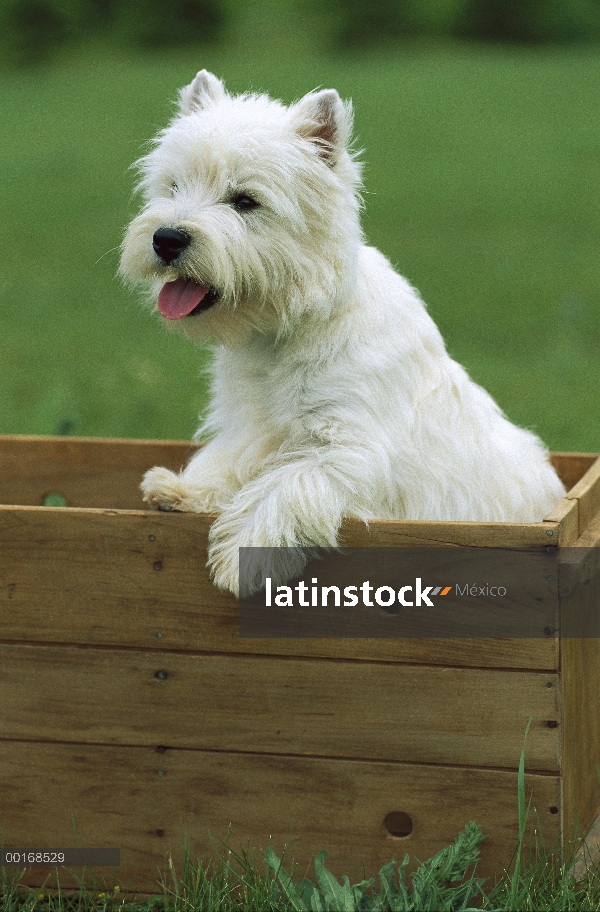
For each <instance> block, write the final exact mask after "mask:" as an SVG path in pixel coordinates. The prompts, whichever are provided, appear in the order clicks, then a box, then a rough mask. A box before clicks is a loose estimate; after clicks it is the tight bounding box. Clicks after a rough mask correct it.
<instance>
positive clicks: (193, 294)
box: [158, 278, 219, 320]
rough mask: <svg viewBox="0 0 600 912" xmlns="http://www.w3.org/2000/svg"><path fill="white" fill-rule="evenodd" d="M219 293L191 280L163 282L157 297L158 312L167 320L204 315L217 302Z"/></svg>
mask: <svg viewBox="0 0 600 912" xmlns="http://www.w3.org/2000/svg"><path fill="white" fill-rule="evenodd" d="M218 297H219V293H218V291H216V289H214V288H211V287H210V286H209V285H200V284H199V283H198V282H195V281H194V280H193V279H184V278H181V279H176V280H175V281H174V282H165V284H164V285H163V287H162V288H161V290H160V294H159V295H158V310H159V312H160V313H161V314H162V316H163V317H165V319H167V320H181V318H182V317H193V316H194V315H195V314H199V313H204V312H205V311H207V310H208V309H209V308H210V307H212V306H213V304H215V303H216V302H217V300H218Z"/></svg>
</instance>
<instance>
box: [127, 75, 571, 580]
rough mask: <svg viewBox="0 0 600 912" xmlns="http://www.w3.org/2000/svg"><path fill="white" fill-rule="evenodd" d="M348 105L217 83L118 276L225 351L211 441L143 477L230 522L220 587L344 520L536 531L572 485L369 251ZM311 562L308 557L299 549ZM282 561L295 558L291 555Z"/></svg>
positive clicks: (135, 229) (175, 151) (156, 185)
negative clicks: (179, 467) (244, 556)
mask: <svg viewBox="0 0 600 912" xmlns="http://www.w3.org/2000/svg"><path fill="white" fill-rule="evenodd" d="M351 126H352V114H351V106H350V104H348V103H343V102H342V101H341V99H340V97H339V95H338V94H337V92H335V91H334V90H325V91H320V92H314V93H311V94H309V95H306V96H305V97H304V98H303V99H302V100H301V101H299V102H297V103H296V104H293V105H291V107H289V108H288V107H285V106H284V105H282V104H281V103H279V102H277V101H273V100H271V99H270V98H268V97H266V96H263V95H241V96H237V97H233V96H231V95H229V94H227V92H226V91H225V89H224V87H223V84H222V83H221V82H220V81H219V80H218V79H217V78H216V77H215V76H213V75H212V74H210V73H208V72H206V70H202V71H201V72H200V73H198V75H197V76H196V78H195V79H194V81H193V82H192V83H191V85H189V86H187V87H186V88H184V89H183V90H182V91H181V93H180V107H179V112H178V113H177V115H176V117H175V118H174V120H173V121H172V123H171V124H170V126H169V127H168V128H167V129H166V130H164V131H163V132H162V133H161V134H160V135H159V137H158V139H157V140H156V143H155V147H154V149H153V150H152V151H151V152H150V154H149V155H147V156H146V157H145V158H143V159H142V160H141V162H140V163H139V164H140V167H141V174H142V179H141V182H140V187H141V189H142V190H143V192H144V195H145V198H146V201H147V203H146V206H145V208H144V210H143V211H142V213H141V214H140V215H139V216H138V217H137V218H135V219H134V220H133V222H132V223H131V225H130V226H129V229H128V231H127V235H126V237H125V240H124V244H123V255H122V262H121V271H122V274H123V275H124V276H125V277H127V278H128V279H129V280H131V281H134V282H141V283H145V284H146V285H148V286H149V287H150V290H151V292H152V294H153V296H154V298H153V299H154V300H156V295H157V294H158V310H159V312H160V314H161V315H162V317H163V318H164V320H165V322H166V323H168V324H170V325H173V326H176V327H177V328H178V329H180V330H181V331H183V333H184V334H185V335H187V336H189V337H191V338H192V339H194V340H198V341H204V340H210V341H212V342H213V343H214V344H215V347H216V352H215V358H214V367H213V370H214V379H213V398H212V408H211V410H210V413H209V415H208V417H207V419H206V420H205V422H204V423H203V425H202V427H201V428H200V431H199V432H198V434H199V435H200V434H207V435H209V436H210V438H211V439H210V442H209V443H208V444H207V445H206V446H205V447H204V448H202V449H201V450H200V451H199V452H198V453H197V455H195V456H194V458H193V459H192V460H191V462H190V463H189V465H188V466H187V468H185V469H184V470H183V471H182V472H181V473H180V474H174V473H173V472H170V471H168V470H167V469H164V468H154V469H152V470H151V471H150V472H148V473H147V475H146V476H145V478H144V481H143V485H142V490H143V492H144V497H145V500H146V501H147V502H148V503H149V504H151V505H152V506H154V507H157V508H159V509H166V510H183V511H192V512H201V513H210V512H218V513H219V514H220V515H219V517H218V518H217V519H216V521H215V522H214V524H213V526H212V530H211V535H210V549H209V565H210V567H211V570H212V574H213V579H214V582H215V584H216V585H217V586H218V587H219V588H222V589H227V590H230V591H231V592H233V593H236V594H237V592H238V587H239V577H238V549H239V548H240V547H264V548H289V549H290V550H289V551H287V552H285V551H282V552H271V553H273V554H274V555H275V557H274V558H273V560H274V562H275V563H274V565H273V566H270V567H269V568H265V567H262V568H257V572H256V579H255V582H254V583H251V585H252V586H254V587H255V588H256V587H259V586H260V584H261V579H262V576H263V573H265V572H266V574H267V575H271V576H273V577H274V578H275V579H279V580H280V581H281V582H284V581H285V578H286V577H289V575H293V574H294V573H295V572H299V571H300V570H301V568H302V558H301V556H299V555H301V553H302V552H301V551H299V550H298V549H301V548H303V547H307V548H310V547H311V546H313V547H315V546H321V547H335V546H336V545H337V543H338V532H339V529H340V524H341V523H342V520H343V519H344V518H345V517H357V518H359V519H361V520H364V521H365V522H368V521H369V520H371V519H374V518H379V519H420V520H424V519H428V520H474V521H478V522H490V521H500V522H533V521H539V520H541V519H542V518H543V517H544V515H545V514H546V513H548V512H549V511H550V510H551V508H552V507H553V506H554V505H555V504H556V503H557V502H558V501H559V500H560V498H561V496H562V495H563V493H564V489H563V486H562V484H561V482H560V481H559V479H558V477H557V475H556V474H555V472H554V470H553V469H552V467H551V465H550V464H549V462H548V458H547V453H546V451H545V449H544V447H543V445H542V444H541V442H540V441H539V440H538V438H537V437H536V436H534V434H532V433H531V432H530V431H526V430H522V429H520V428H517V427H515V426H514V425H513V424H511V423H510V422H509V421H508V420H507V419H506V418H505V417H504V416H503V415H502V412H501V411H500V409H499V408H498V406H497V405H496V404H495V403H494V401H493V400H492V399H491V398H490V396H489V395H488V394H487V393H486V392H485V391H484V390H483V389H482V388H481V387H479V386H477V385H476V384H475V383H473V382H472V381H471V380H470V379H469V377H468V376H467V374H466V372H465V371H464V370H463V368H462V367H460V366H459V365H458V364H457V363H456V362H455V361H453V360H452V359H451V358H450V357H449V355H448V353H447V352H446V349H445V347H444V342H443V340H442V338H441V336H440V333H439V331H438V329H437V328H436V326H435V324H434V323H433V321H432V320H431V318H430V317H429V316H428V314H427V312H426V310H425V306H424V304H423V303H422V301H421V300H420V298H419V296H418V294H417V292H416V291H415V290H414V289H413V288H411V286H410V285H409V284H408V282H407V281H406V280H405V279H403V278H401V276H399V275H398V274H397V273H396V272H395V271H394V269H393V268H392V266H391V265H390V263H389V262H388V261H387V260H386V259H385V257H384V256H383V255H382V254H381V253H379V252H378V251H377V250H375V249H374V248H372V247H367V246H365V244H364V240H363V235H362V232H361V228H360V223H359V209H360V205H361V200H360V194H359V191H360V186H361V180H360V165H359V164H358V163H357V161H356V160H355V159H356V156H355V155H354V154H353V153H352V152H351V151H349V148H348V143H349V140H350V133H351ZM294 549H295V550H294ZM278 555H279V556H278Z"/></svg>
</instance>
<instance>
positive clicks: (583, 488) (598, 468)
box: [567, 457, 600, 535]
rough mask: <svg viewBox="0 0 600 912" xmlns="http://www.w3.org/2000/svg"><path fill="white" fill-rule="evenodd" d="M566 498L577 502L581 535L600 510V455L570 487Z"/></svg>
mask: <svg viewBox="0 0 600 912" xmlns="http://www.w3.org/2000/svg"><path fill="white" fill-rule="evenodd" d="M567 498H568V499H569V500H576V501H577V503H578V509H579V535H582V534H583V532H585V530H586V529H587V527H588V526H589V524H590V523H591V522H592V520H593V518H594V516H596V514H597V513H598V512H599V511H600V457H599V458H598V459H596V461H595V462H594V463H593V464H592V465H591V466H590V468H589V469H588V470H587V472H586V473H585V475H584V476H583V477H582V478H581V479H580V480H579V481H578V482H577V484H576V485H574V486H573V488H571V490H570V491H569V492H568V494H567Z"/></svg>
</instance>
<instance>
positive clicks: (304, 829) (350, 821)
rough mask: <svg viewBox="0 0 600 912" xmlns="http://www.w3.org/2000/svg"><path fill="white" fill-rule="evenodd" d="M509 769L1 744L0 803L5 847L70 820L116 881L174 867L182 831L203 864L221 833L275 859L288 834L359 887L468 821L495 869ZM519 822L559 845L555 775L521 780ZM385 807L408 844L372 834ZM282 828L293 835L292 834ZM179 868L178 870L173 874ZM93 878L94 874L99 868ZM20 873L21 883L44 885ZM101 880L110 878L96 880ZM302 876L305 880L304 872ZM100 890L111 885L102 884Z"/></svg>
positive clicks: (424, 853)
mask: <svg viewBox="0 0 600 912" xmlns="http://www.w3.org/2000/svg"><path fill="white" fill-rule="evenodd" d="M516 780H517V774H516V773H515V772H508V771H498V770H480V769H461V768H456V767H447V766H446V767H444V766H443V767H436V766H418V765H412V764H394V763H368V762H356V761H347V760H322V759H315V758H309V757H285V756H284V757H281V756H279V757H265V756H260V755H256V754H232V753H211V752H202V751H189V750H186V751H183V750H167V751H165V752H162V753H158V752H157V751H156V749H152V748H135V747H104V746H97V745H70V744H69V745H56V744H43V743H40V742H37V743H24V742H10V741H5V742H2V743H1V749H0V807H1V808H2V817H3V827H4V830H3V833H4V844H5V845H6V846H7V847H15V848H16V847H17V846H18V847H28V846H34V845H35V846H39V845H40V844H42V845H46V846H65V845H66V846H70V845H72V844H73V824H72V820H71V817H72V816H73V817H74V819H75V824H76V826H77V832H78V835H79V839H80V844H82V845H85V846H111V847H112V846H114V847H118V848H120V849H121V867H120V868H119V869H118V880H117V882H118V883H119V884H120V885H121V886H122V887H124V886H127V885H129V884H130V883H131V880H132V879H133V878H135V880H136V882H137V884H138V886H139V887H140V888H142V889H149V890H152V885H153V884H155V882H156V878H157V868H160V869H162V870H163V871H164V870H168V868H167V854H168V853H172V855H173V859H174V863H175V864H176V865H177V866H178V867H179V866H180V865H181V858H182V845H183V836H184V835H187V836H188V837H189V839H190V844H191V849H192V852H193V853H195V854H196V855H198V856H200V857H202V858H204V859H205V860H206V859H207V858H208V857H209V856H210V855H211V854H212V852H211V842H210V839H209V835H208V830H210V833H211V835H212V839H213V840H214V843H216V844H217V845H219V839H223V838H224V837H225V836H226V834H227V828H228V825H229V824H231V827H232V833H233V838H232V840H231V845H232V847H233V848H235V849H239V846H240V844H241V845H244V846H248V844H249V846H250V849H251V850H252V848H253V847H256V849H257V854H258V856H259V858H260V851H261V850H264V849H266V847H267V845H268V843H269V841H270V840H272V842H273V845H274V848H275V850H276V851H277V852H279V853H281V850H282V848H283V846H284V844H285V842H286V840H288V838H289V836H290V831H292V836H293V848H292V850H291V851H290V854H289V859H288V860H291V859H294V860H295V861H296V862H297V864H298V869H297V876H298V877H301V876H303V875H304V872H305V870H307V869H308V866H309V864H310V863H311V862H312V861H313V860H314V857H315V855H316V854H317V853H318V852H319V851H321V850H322V849H324V848H326V849H327V851H328V852H329V858H328V867H329V868H330V870H332V871H333V872H334V873H335V874H337V876H338V877H339V878H341V876H342V874H346V875H348V876H349V877H351V878H352V879H353V881H357V880H359V879H361V877H362V876H363V865H364V871H365V872H366V874H367V875H371V874H375V873H376V872H378V871H379V869H380V867H381V866H382V865H383V864H385V863H386V862H389V861H390V860H391V859H392V858H394V857H395V858H396V859H397V860H398V861H400V860H401V859H402V857H403V856H404V853H405V852H409V853H410V854H411V856H413V861H412V865H411V867H413V868H414V867H415V865H414V856H416V857H418V858H420V859H422V860H423V859H426V858H429V857H431V856H432V855H433V854H435V853H436V852H438V851H439V850H440V849H442V848H443V847H444V846H445V845H447V844H448V843H449V842H450V841H451V840H452V839H454V837H455V836H456V835H457V833H458V832H459V831H460V830H461V829H462V828H463V827H464V826H465V824H466V823H468V821H469V820H472V819H476V820H477V821H478V822H479V824H480V826H481V827H482V829H483V831H484V832H485V833H488V834H489V838H488V839H486V840H485V841H484V843H483V846H482V861H481V863H480V866H479V868H478V873H479V874H482V875H483V876H486V875H491V874H493V873H496V874H499V873H501V871H502V868H503V866H505V865H507V864H508V863H509V861H510V859H511V856H512V853H513V851H514V849H515V846H516V840H517V832H518V831H517V781H516ZM525 783H526V791H527V794H528V795H529V794H530V793H532V794H533V801H532V808H533V809H532V815H531V820H532V821H534V820H535V812H536V811H537V814H538V815H539V819H540V822H541V829H542V833H543V837H544V840H545V842H546V845H547V846H549V845H550V846H551V845H552V844H553V843H554V842H555V840H556V839H557V838H558V832H559V831H558V821H559V814H558V813H552V811H551V809H553V810H554V811H556V810H557V809H559V807H560V798H559V780H558V779H557V777H556V776H554V775H550V774H546V775H544V774H539V775H535V774H528V775H526V777H525ZM392 811H400V812H404V813H406V814H408V815H409V816H410V818H411V819H412V824H413V829H412V832H411V834H410V835H409V836H408V837H404V838H399V837H393V836H391V835H390V834H389V832H388V831H387V830H386V828H385V826H384V820H385V818H386V816H387V815H388V814H389V813H390V812H392ZM292 827H293V829H292ZM179 870H180V868H179ZM100 872H101V869H98V873H100ZM45 873H46V872H45V869H43V868H42V869H31V870H30V871H29V872H28V875H27V878H26V880H25V882H26V883H27V882H29V883H32V884H39V883H41V882H43V876H44V874H45ZM106 873H108V872H106ZM311 876H313V877H314V871H311ZM109 882H110V880H109Z"/></svg>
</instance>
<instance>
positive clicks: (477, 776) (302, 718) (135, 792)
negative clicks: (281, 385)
mask: <svg viewBox="0 0 600 912" xmlns="http://www.w3.org/2000/svg"><path fill="white" fill-rule="evenodd" d="M190 452H191V447H190V446H189V445H187V444H182V443H163V442H157V441H124V440H84V439H69V438H35V437H3V438H0V503H1V504H4V506H0V538H1V541H0V548H1V552H0V553H1V558H0V606H1V610H0V739H1V740H0V818H1V819H0V829H1V830H2V831H3V834H4V835H3V838H4V843H5V845H6V846H9V847H28V846H30V847H58V846H63V847H69V846H74V845H75V844H79V845H82V846H86V847H91V846H96V847H116V848H120V849H121V859H122V860H121V867H120V869H119V870H118V882H119V883H120V884H122V885H127V884H130V883H131V882H132V881H135V883H136V884H137V885H138V887H139V888H141V889H146V890H148V889H152V884H153V883H155V882H156V878H157V872H158V869H159V868H161V869H163V870H164V868H165V858H166V855H167V853H169V852H171V853H172V854H173V858H174V860H175V863H176V864H178V863H179V861H180V859H181V856H182V844H183V839H182V833H184V834H187V836H189V838H190V840H191V846H192V849H193V851H194V852H195V853H197V854H199V855H201V856H202V857H204V858H208V857H209V855H210V842H209V836H208V831H209V830H210V832H211V833H212V837H213V838H214V839H216V840H218V839H219V838H222V837H225V835H226V832H227V829H228V827H229V825H230V824H231V827H232V831H233V842H232V845H233V846H234V847H238V846H239V844H240V843H241V842H243V843H244V844H246V842H247V841H248V840H249V843H250V847H251V848H252V847H253V846H256V848H257V849H261V848H262V849H264V848H266V845H267V844H268V842H269V840H270V839H272V840H273V843H274V845H275V848H276V849H279V850H280V849H281V848H282V846H283V844H284V843H285V841H286V839H287V838H288V837H289V834H290V828H291V827H292V826H293V834H292V835H293V847H292V850H291V854H290V857H292V856H293V857H294V858H295V859H296V861H297V862H298V863H299V868H298V872H299V874H298V876H301V875H302V874H304V872H305V870H306V869H307V865H308V863H309V862H310V861H311V860H312V859H313V858H314V856H315V855H316V853H317V852H318V851H320V850H321V849H323V848H326V849H327V850H328V851H329V853H330V854H329V864H330V867H331V869H332V870H333V871H334V872H336V873H337V874H338V875H339V876H341V874H348V875H350V876H351V877H355V878H359V877H361V876H362V874H363V870H364V871H366V872H367V873H368V874H371V873H375V872H376V871H377V870H379V867H380V866H381V865H382V864H383V863H385V862H387V861H389V860H390V859H391V858H392V857H394V856H395V857H396V858H397V859H399V860H400V859H401V858H402V857H403V856H404V853H405V852H410V853H411V854H412V855H415V856H417V857H418V858H420V859H425V858H427V857H429V856H431V855H432V854H433V853H435V852H437V851H438V850H439V849H440V848H442V847H443V846H444V845H445V844H447V843H448V842H449V841H450V840H451V839H452V838H454V836H455V835H456V834H457V833H458V831H459V830H460V829H461V828H462V827H463V826H464V825H465V824H466V823H467V822H468V821H469V820H471V819H476V820H477V821H478V822H479V823H480V825H481V826H482V828H483V830H484V831H485V832H486V833H488V834H489V838H488V839H487V840H486V842H485V843H484V845H483V853H482V864H481V871H482V872H483V873H484V874H490V873H492V872H499V871H500V870H501V869H502V866H503V865H504V864H507V863H508V862H509V861H510V857H511V854H512V851H513V849H514V847H515V843H516V837H517V820H516V816H517V814H516V804H517V767H518V761H519V756H520V753H521V748H522V744H523V735H524V731H525V726H526V724H527V720H528V719H529V718H530V717H532V724H531V730H530V734H529V738H528V742H527V757H526V760H527V762H526V786H527V789H528V792H532V794H533V807H534V808H535V812H536V814H537V817H538V818H539V825H540V827H541V829H542V833H543V837H544V840H545V842H546V844H552V843H555V842H556V841H557V840H559V839H560V838H561V837H562V838H565V837H566V836H568V835H569V834H570V833H571V832H572V831H573V828H574V827H575V824H576V821H578V824H579V829H580V831H581V830H582V829H585V828H586V827H587V826H588V825H589V824H590V823H591V822H592V820H593V818H594V817H595V815H596V812H597V810H598V806H599V805H600V785H599V779H598V776H597V774H596V770H595V765H596V764H597V763H600V725H599V724H598V722H599V714H600V645H599V640H598V639H592V638H588V639H578V640H575V639H571V640H565V639H563V640H561V641H559V640H558V639H557V638H554V637H550V638H546V639H544V638H531V639H518V640H502V639H496V640H492V639H488V640H482V639H477V640H473V639H470V640H467V639H462V640H457V639H454V640H450V639H438V640H436V639H421V640H415V639H410V640H408V639H407V640H398V639H396V640H394V639H380V640H376V639H370V640H367V639H345V640H328V639H297V640H292V639H289V640H287V639H279V640H276V639H263V640H257V639H240V638H239V635H238V614H237V603H236V600H235V599H234V598H233V597H231V596H228V595H225V594H223V593H220V592H218V591H216V590H215V589H214V588H213V586H212V585H211V583H210V581H209V579H208V576H207V571H206V568H205V561H206V542H207V534H208V530H209V527H210V522H211V520H210V517H206V516H200V515H186V514H169V513H155V512H148V511H146V510H144V509H143V503H142V501H141V497H140V494H139V490H138V485H139V481H140V478H141V475H142V473H143V472H144V471H145V470H146V469H147V468H149V467H151V466H153V465H166V466H168V467H170V468H178V467H179V466H180V465H181V464H182V463H183V462H184V461H185V460H186V458H187V457H188V455H189V454H190ZM553 459H554V463H555V465H556V467H557V469H558V472H559V474H560V475H561V477H562V478H563V481H564V482H565V484H566V486H567V488H569V489H570V490H569V493H568V494H567V496H566V497H565V498H564V499H563V500H562V501H561V503H560V504H558V505H557V507H556V509H555V510H554V511H553V512H552V513H551V514H550V515H549V516H548V517H546V519H545V520H544V522H541V523H531V524H498V523H488V524H477V523H449V522H445V523H438V522H390V521H385V522H374V523H372V524H371V526H370V528H369V530H368V531H367V530H366V529H365V528H364V527H363V526H361V525H360V524H359V523H357V522H348V523H347V524H346V526H345V529H344V536H345V541H346V542H347V543H348V544H351V545H354V546H374V545H375V546H398V545H428V544H435V545H439V544H442V543H446V544H461V545H469V546H476V547H489V546H496V547H497V546H499V545H502V546H509V547H513V548H519V549H523V550H531V551H532V552H535V551H540V550H542V549H545V548H546V547H547V546H548V543H549V540H550V541H551V543H553V544H554V545H556V546H558V547H559V548H565V547H569V546H574V545H576V546H578V550H577V552H572V551H569V552H568V553H569V555H570V556H569V559H568V561H565V562H563V563H561V564H560V572H559V579H558V582H557V584H556V585H557V586H558V591H559V598H560V606H561V610H562V611H566V610H569V611H575V610H577V611H581V610H587V609H589V610H593V609H594V608H595V607H596V605H597V604H598V601H599V600H600V589H599V579H600V577H599V576H598V562H597V561H596V557H595V556H596V553H597V551H596V550H593V549H594V547H595V546H596V545H597V544H598V543H599V540H600V458H599V459H596V457H595V456H591V455H585V454H556V455H555V456H554V457H553ZM50 493H60V494H62V495H63V496H64V497H65V498H66V501H67V504H68V506H67V507H66V508H60V507H58V508H56V507H44V506H41V504H43V502H44V498H45V497H46V496H47V495H48V494H50ZM550 533H551V535H550ZM559 553H561V552H559ZM562 553H565V552H562ZM573 554H575V558H574V557H573ZM394 812H397V813H400V814H404V815H408V817H410V819H411V821H412V832H411V833H410V835H408V836H405V837H400V836H393V835H391V834H390V832H389V831H388V829H386V825H385V821H386V819H387V821H388V823H389V821H390V819H391V820H393V817H392V818H390V817H389V816H388V815H390V814H393V813H394ZM72 818H74V820H75V824H76V827H77V833H78V843H76V841H75V839H74V838H73V829H72V826H73V824H72ZM401 819H402V818H401ZM404 819H405V818H404ZM46 873H47V872H46V871H45V870H44V869H40V868H37V869H36V868H33V869H31V870H30V871H29V872H28V875H27V878H26V882H29V883H30V884H38V883H40V882H41V881H42V879H43V877H44V876H45V874H46Z"/></svg>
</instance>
